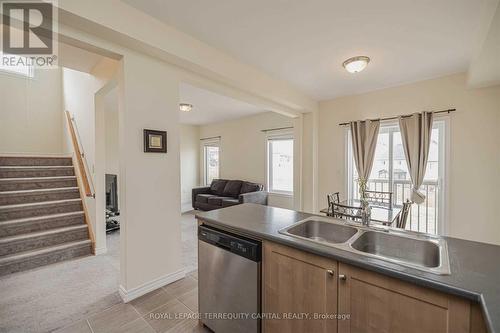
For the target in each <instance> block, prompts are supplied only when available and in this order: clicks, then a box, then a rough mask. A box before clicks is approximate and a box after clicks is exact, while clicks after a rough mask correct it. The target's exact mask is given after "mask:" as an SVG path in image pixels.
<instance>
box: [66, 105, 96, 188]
mask: <svg viewBox="0 0 500 333" xmlns="http://www.w3.org/2000/svg"><path fill="white" fill-rule="evenodd" d="M66 119H67V120H68V128H69V132H70V134H71V141H72V142H73V149H74V151H75V155H76V161H77V163H78V169H80V174H81V179H82V186H83V190H84V194H85V196H87V197H93V198H95V194H94V193H93V192H92V187H91V186H90V183H91V180H90V178H89V176H88V175H87V170H86V169H85V163H84V161H83V159H84V155H83V153H82V151H81V149H80V145H79V143H78V138H77V136H76V131H75V127H74V126H73V120H72V119H71V115H70V114H69V112H68V111H66Z"/></svg>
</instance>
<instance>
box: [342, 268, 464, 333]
mask: <svg viewBox="0 0 500 333" xmlns="http://www.w3.org/2000/svg"><path fill="white" fill-rule="evenodd" d="M339 274H340V276H339V313H344V314H349V315H350V316H349V319H348V320H339V327H338V328H339V332H340V333H368V332H372V333H378V332H384V333H390V332H395V333H396V332H397V333H399V332H406V333H413V332H414V333H425V332H432V333H440V332H443V333H444V332H449V333H461V332H464V333H465V332H469V329H470V326H469V325H470V323H469V319H470V303H469V302H468V301H466V300H464V299H461V298H458V297H455V296H452V295H448V294H444V293H440V292H438V291H435V290H432V289H427V288H422V287H419V286H416V285H414V284H411V283H408V282H403V281H401V280H397V279H393V278H390V277H387V276H384V275H380V274H377V273H373V272H370V271H366V270H363V269H359V268H355V267H352V266H349V265H346V264H342V263H339ZM344 276H345V278H344Z"/></svg>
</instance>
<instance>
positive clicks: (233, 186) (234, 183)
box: [223, 180, 243, 198]
mask: <svg viewBox="0 0 500 333" xmlns="http://www.w3.org/2000/svg"><path fill="white" fill-rule="evenodd" d="M242 184H243V182H242V181H241V180H228V182H227V183H226V187H224V192H223V195H224V196H225V197H233V198H237V197H238V195H240V190H241V185H242Z"/></svg>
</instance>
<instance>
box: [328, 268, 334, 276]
mask: <svg viewBox="0 0 500 333" xmlns="http://www.w3.org/2000/svg"><path fill="white" fill-rule="evenodd" d="M326 272H327V273H328V275H330V276H334V275H335V272H334V271H333V270H331V269H327V270H326Z"/></svg>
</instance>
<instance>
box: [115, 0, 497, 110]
mask: <svg viewBox="0 0 500 333" xmlns="http://www.w3.org/2000/svg"><path fill="white" fill-rule="evenodd" d="M122 1H124V2H126V3H128V4H129V5H131V6H134V7H136V8H137V9H140V10H142V11H144V12H146V13H148V14H150V15H151V16H154V17H156V18H158V19H159V20H162V21H164V22H165V23H167V24H169V25H172V26H174V27H176V28H177V29H179V30H182V31H184V32H186V33H189V34H191V35H193V36H194V37H196V38H198V39H200V40H202V41H205V42H206V43H208V44H210V45H212V46H215V47H217V48H219V49H221V50H225V51H226V52H228V53H230V54H233V55H234V56H235V57H236V58H238V59H240V60H242V61H244V62H247V63H249V64H253V65H254V66H256V67H259V68H261V69H263V70H264V71H267V72H268V73H270V74H271V75H273V76H275V77H278V78H281V79H284V80H286V81H288V82H289V83H291V84H293V85H295V86H296V87H298V88H300V89H301V90H302V91H304V92H305V93H307V94H309V95H310V96H312V97H315V98H316V99H320V100H323V99H329V98H333V97H336V96H340V95H347V94H355V93H361V92H366V91H370V90H376V89H380V88H384V87H389V86H394V85H399V84H403V83H408V82H414V81H418V80H423V79H427V78H432V77H438V76H443V75H446V74H451V73H455V72H461V71H465V70H466V69H467V67H468V64H469V62H470V61H471V57H472V49H473V47H474V43H475V39H477V38H478V36H477V35H478V26H479V22H480V20H481V7H482V6H483V5H484V3H485V2H486V1H488V0H418V1H416V0H377V1H374V0H349V1H346V0H307V1H304V0H252V1H247V0H216V1H206V0H168V1H164V0H142V1H136V0H122ZM356 55H367V56H369V57H371V58H372V61H371V63H370V65H369V66H368V68H367V69H366V70H365V71H364V72H362V73H359V74H356V75H353V74H349V73H347V72H345V71H344V69H343V68H342V67H341V64H342V62H343V61H344V60H345V59H347V58H349V57H352V56H356Z"/></svg>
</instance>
